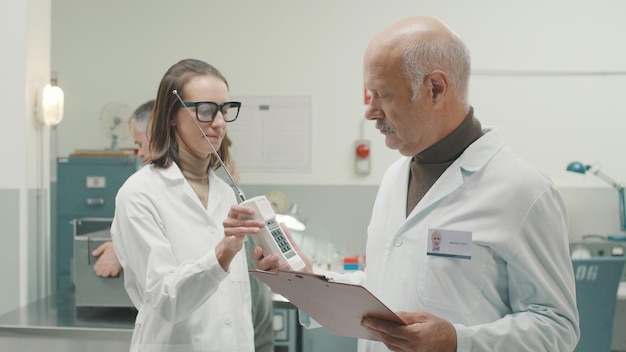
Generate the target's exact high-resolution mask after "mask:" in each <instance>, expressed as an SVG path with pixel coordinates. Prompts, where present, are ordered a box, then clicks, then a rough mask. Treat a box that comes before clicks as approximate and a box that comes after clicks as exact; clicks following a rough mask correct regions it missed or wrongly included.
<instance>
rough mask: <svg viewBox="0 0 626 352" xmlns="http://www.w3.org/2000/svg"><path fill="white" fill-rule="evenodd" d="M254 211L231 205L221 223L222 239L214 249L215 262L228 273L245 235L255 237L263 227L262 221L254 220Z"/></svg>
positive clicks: (241, 246)
mask: <svg viewBox="0 0 626 352" xmlns="http://www.w3.org/2000/svg"><path fill="white" fill-rule="evenodd" d="M253 215H254V209H252V208H250V207H246V206H243V205H232V206H231V207H230V210H229V211H228V217H227V218H226V219H225V220H224V221H223V225H224V238H223V239H222V240H221V241H220V243H218V244H217V246H216V247H215V254H216V255H217V260H218V261H219V263H220V265H221V266H222V268H223V269H224V271H228V268H229V266H230V262H231V261H232V260H233V258H234V257H235V255H236V254H237V253H238V252H239V251H240V250H241V248H243V243H244V241H245V240H246V236H247V235H257V234H258V233H259V232H260V230H261V229H262V228H263V227H265V223H264V222H263V221H258V220H254V219H253V218H252V216H253Z"/></svg>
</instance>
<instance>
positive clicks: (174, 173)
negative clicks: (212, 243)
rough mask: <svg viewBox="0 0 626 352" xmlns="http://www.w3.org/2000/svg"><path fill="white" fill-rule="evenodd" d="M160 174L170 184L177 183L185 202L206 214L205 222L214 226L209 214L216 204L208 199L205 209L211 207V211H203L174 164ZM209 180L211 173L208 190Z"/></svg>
mask: <svg viewBox="0 0 626 352" xmlns="http://www.w3.org/2000/svg"><path fill="white" fill-rule="evenodd" d="M160 172H161V174H162V175H163V177H165V178H166V179H169V180H170V181H171V182H176V183H178V184H179V186H180V187H182V189H183V192H182V193H183V197H184V198H185V202H188V203H190V205H191V206H193V207H198V211H202V212H203V213H206V216H205V218H206V220H207V222H208V223H209V224H210V225H212V226H215V222H214V221H213V219H212V218H211V217H210V216H209V214H211V213H212V212H214V211H215V208H216V207H217V203H216V202H213V203H212V202H211V198H212V197H209V200H208V203H209V204H208V207H207V208H209V207H212V210H211V211H209V209H204V206H203V205H202V203H201V202H200V198H198V195H196V192H194V190H193V188H192V187H191V185H190V184H189V182H187V181H186V180H185V176H184V175H183V173H182V171H181V170H180V168H179V167H178V165H177V164H176V163H172V165H171V166H170V167H168V168H167V169H161V171H160ZM210 178H211V173H209V189H210V187H211V180H210ZM216 198H221V197H216Z"/></svg>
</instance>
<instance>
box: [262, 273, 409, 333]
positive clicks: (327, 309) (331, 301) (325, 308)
mask: <svg viewBox="0 0 626 352" xmlns="http://www.w3.org/2000/svg"><path fill="white" fill-rule="evenodd" d="M250 273H252V274H253V275H254V276H256V277H257V278H258V279H259V280H261V281H263V282H265V283H266V284H267V285H268V286H269V287H270V288H271V289H272V291H273V292H275V293H278V294H280V295H282V296H283V297H285V298H287V299H288V300H289V302H291V303H292V304H293V305H295V306H296V307H298V308H299V309H301V310H303V311H304V312H305V313H307V314H308V315H309V316H310V317H311V318H313V319H315V321H317V322H318V323H320V325H322V326H323V327H324V328H326V329H327V330H328V331H330V332H331V333H333V334H335V335H341V336H348V337H355V338H361V339H368V340H378V338H377V337H376V336H375V335H374V334H372V333H370V332H369V330H367V329H366V328H364V327H362V326H361V320H362V318H363V317H364V316H371V317H375V318H380V319H385V320H390V321H393V322H396V323H398V324H402V325H404V322H403V321H402V319H400V318H399V317H398V316H397V315H396V314H395V313H394V312H392V311H391V309H389V308H388V307H387V306H385V304H383V303H382V302H381V301H380V300H379V299H378V298H376V296H374V295H373V294H372V293H371V292H370V291H368V290H367V289H366V288H365V287H363V286H360V285H353V284H346V283H339V282H334V281H332V279H329V278H327V277H326V276H323V275H316V274H307V273H301V272H297V271H278V272H269V271H262V270H250Z"/></svg>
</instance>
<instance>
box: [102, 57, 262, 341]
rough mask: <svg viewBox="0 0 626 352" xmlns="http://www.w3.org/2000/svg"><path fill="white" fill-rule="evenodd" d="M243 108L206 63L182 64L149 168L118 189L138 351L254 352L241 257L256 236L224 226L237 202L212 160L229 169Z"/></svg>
mask: <svg viewBox="0 0 626 352" xmlns="http://www.w3.org/2000/svg"><path fill="white" fill-rule="evenodd" d="M240 106H241V103H239V102H234V101H231V100H230V99H229V87H228V83H227V81H226V79H225V78H224V76H223V75H222V74H221V73H220V72H219V71H218V70H217V69H216V68H215V67H213V66H211V65H210V64H208V63H206V62H203V61H200V60H195V59H187V60H182V61H180V62H178V63H176V64H174V65H173V66H171V67H170V68H169V69H168V70H167V72H166V73H165V75H164V76H163V78H162V80H161V83H160V85H159V89H158V93H157V96H156V101H155V107H154V113H153V117H152V121H151V128H150V138H149V140H150V165H148V166H145V167H143V168H141V169H140V170H138V171H137V172H136V173H134V174H133V175H132V176H130V177H129V178H128V180H127V181H126V182H125V183H124V185H123V186H122V187H121V188H120V189H119V191H118V193H117V196H116V201H115V216H114V218H113V224H112V227H111V235H112V239H113V244H114V247H115V252H116V254H117V256H118V258H119V261H120V263H121V264H122V267H123V270H124V278H125V287H126V291H127V292H128V295H129V297H130V299H131V301H132V302H133V304H134V305H135V307H136V308H137V309H138V314H137V318H136V321H135V328H134V329H133V336H132V342H131V351H145V350H151V351H152V350H157V349H158V350H159V351H162V352H167V351H172V352H173V351H176V352H187V351H189V352H191V351H246V352H248V351H253V350H254V329H253V325H252V314H251V311H252V307H251V298H250V296H251V294H250V281H249V276H248V270H247V260H246V255H245V251H242V249H243V246H244V241H245V239H246V237H247V234H254V231H249V232H247V234H245V235H229V236H225V234H224V229H223V226H222V221H223V220H224V219H225V218H226V216H227V213H228V210H229V208H230V206H231V205H234V204H237V199H236V197H235V194H234V192H233V191H232V189H231V188H230V186H229V185H228V184H227V183H226V182H224V181H223V180H222V179H220V178H219V177H218V176H217V175H216V174H215V170H216V169H218V168H219V167H220V165H221V164H220V162H219V160H218V159H217V157H216V156H215V155H214V153H213V152H212V150H213V149H215V150H217V152H218V154H219V155H220V157H221V158H222V159H223V160H224V162H225V163H226V164H228V161H229V160H230V155H229V149H228V145H227V141H226V139H225V138H224V137H225V135H226V130H227V128H226V124H227V123H228V122H233V121H235V120H236V118H237V116H238V113H239V108H240ZM207 140H208V141H209V142H210V144H211V146H209V145H208V144H209V143H207ZM250 214H252V212H249V213H248V215H250ZM257 225H260V224H257ZM257 233H258V231H257Z"/></svg>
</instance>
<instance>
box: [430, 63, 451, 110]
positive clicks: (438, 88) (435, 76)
mask: <svg viewBox="0 0 626 352" xmlns="http://www.w3.org/2000/svg"><path fill="white" fill-rule="evenodd" d="M428 83H429V85H430V99H432V101H433V102H435V103H436V102H439V101H441V100H442V99H443V97H444V96H445V95H446V94H447V93H448V75H447V74H446V73H445V72H443V71H440V70H435V71H433V72H432V73H431V74H430V75H429V77H428Z"/></svg>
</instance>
